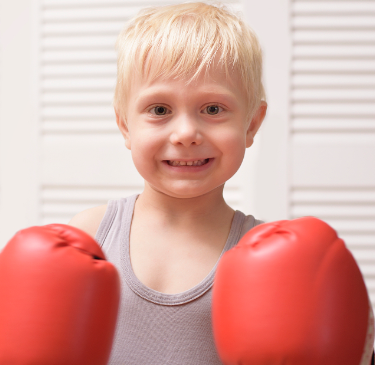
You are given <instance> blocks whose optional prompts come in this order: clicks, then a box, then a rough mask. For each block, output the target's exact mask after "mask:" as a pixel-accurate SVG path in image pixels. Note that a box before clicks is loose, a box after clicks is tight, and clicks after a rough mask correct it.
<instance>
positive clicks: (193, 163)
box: [167, 158, 210, 166]
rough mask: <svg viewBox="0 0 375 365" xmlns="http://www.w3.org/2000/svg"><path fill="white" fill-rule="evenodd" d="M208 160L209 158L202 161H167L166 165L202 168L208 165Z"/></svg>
mask: <svg viewBox="0 0 375 365" xmlns="http://www.w3.org/2000/svg"><path fill="white" fill-rule="evenodd" d="M209 160H210V159H209V158H206V159H204V160H196V161H175V160H167V163H168V165H170V166H202V165H205V164H206V163H208V161H209Z"/></svg>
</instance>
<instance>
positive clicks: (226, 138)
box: [220, 129, 246, 159]
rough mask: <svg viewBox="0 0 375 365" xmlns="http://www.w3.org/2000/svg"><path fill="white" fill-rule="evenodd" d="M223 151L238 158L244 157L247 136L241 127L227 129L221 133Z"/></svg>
mask: <svg viewBox="0 0 375 365" xmlns="http://www.w3.org/2000/svg"><path fill="white" fill-rule="evenodd" d="M220 144H221V146H222V149H223V152H225V153H226V154H227V155H229V156H231V157H232V158H233V157H237V158H241V159H242V158H243V156H244V154H245V150H246V136H245V132H243V131H242V130H241V129H232V130H227V131H225V132H223V133H221V135H220Z"/></svg>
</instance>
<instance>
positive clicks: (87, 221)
mask: <svg viewBox="0 0 375 365" xmlns="http://www.w3.org/2000/svg"><path fill="white" fill-rule="evenodd" d="M106 209H107V204H105V205H100V206H98V207H94V208H90V209H86V210H84V211H82V212H80V213H78V214H76V215H75V216H74V217H73V218H72V219H71V220H70V222H69V223H68V224H69V225H70V226H73V227H77V228H79V229H82V231H84V232H86V233H88V234H89V235H90V236H92V237H95V234H96V232H97V230H98V228H99V224H100V222H101V221H102V219H103V216H104V213H105V211H106Z"/></svg>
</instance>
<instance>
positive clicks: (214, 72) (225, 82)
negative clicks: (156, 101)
mask: <svg viewBox="0 0 375 365" xmlns="http://www.w3.org/2000/svg"><path fill="white" fill-rule="evenodd" d="M193 75H194V73H193V72H191V73H190V75H188V76H186V77H180V78H179V77H176V76H174V77H172V76H169V77H168V76H166V77H162V76H159V77H157V78H150V77H149V78H147V77H145V76H143V75H140V74H138V75H136V74H134V76H133V81H132V86H131V93H130V94H131V96H133V97H135V98H136V99H139V98H142V97H145V96H148V95H151V94H153V93H163V92H168V90H169V91H172V92H176V93H177V92H178V91H181V90H183V91H184V92H186V93H187V94H186V96H188V95H191V94H200V95H204V94H221V95H222V96H223V97H225V96H227V97H228V98H230V97H232V98H241V97H242V96H243V95H244V91H243V90H244V88H243V85H242V83H241V79H240V77H239V74H238V72H237V71H234V70H228V74H227V73H226V71H225V68H224V66H222V65H221V66H218V65H213V66H212V67H210V68H209V69H207V68H206V69H204V71H203V72H201V73H200V74H199V75H198V76H196V77H195V78H194V79H193V80H192V79H191V78H192V77H193Z"/></svg>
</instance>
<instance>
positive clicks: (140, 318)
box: [95, 195, 262, 365]
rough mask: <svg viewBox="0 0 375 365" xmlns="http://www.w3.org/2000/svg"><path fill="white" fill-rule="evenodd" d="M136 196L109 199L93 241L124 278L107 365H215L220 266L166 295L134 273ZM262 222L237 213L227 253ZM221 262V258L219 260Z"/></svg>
mask: <svg viewBox="0 0 375 365" xmlns="http://www.w3.org/2000/svg"><path fill="white" fill-rule="evenodd" d="M137 197H138V195H133V196H130V197H128V198H122V199H118V200H110V201H109V202H108V206H107V210H106V212H105V214H104V217H103V220H102V221H101V223H100V225H99V228H98V231H97V233H96V236H95V239H96V240H97V241H98V242H99V244H100V246H101V247H102V249H103V251H104V253H105V255H106V257H107V259H108V261H110V262H112V263H113V264H114V265H115V266H116V268H117V270H118V272H119V275H120V278H121V302H120V310H119V315H118V321H117V328H116V334H115V338H114V343H113V347H112V352H111V357H110V361H109V365H148V364H152V365H216V364H222V363H221V361H220V359H219V356H218V355H217V352H216V348H215V343H214V339H213V333H212V328H211V296H212V284H213V281H214V276H215V271H216V267H217V263H216V265H215V266H214V267H213V269H212V270H211V272H210V273H209V274H208V275H207V276H206V278H205V279H203V281H202V282H201V283H199V284H198V285H196V286H195V287H193V288H191V289H189V290H187V291H185V292H182V293H178V294H165V293H160V292H158V291H155V290H153V289H150V288H148V287H147V286H145V285H144V284H143V283H142V282H141V281H140V280H139V279H138V278H137V277H136V276H135V274H134V272H133V269H132V266H131V263H130V255H129V235H130V226H131V221H132V216H133V210H134V205H135V201H136V199H137ZM260 223H262V222H261V221H258V220H256V219H254V217H253V216H245V215H244V214H243V213H242V212H240V211H236V212H235V214H234V218H233V221H232V225H231V229H230V232H229V236H228V239H227V242H226V244H225V247H224V249H223V252H222V253H221V255H223V253H224V252H225V251H227V250H229V249H230V248H232V247H233V246H235V245H236V244H237V242H238V241H239V239H240V238H241V237H242V236H243V235H244V234H245V233H246V232H247V231H248V230H250V229H251V228H253V227H254V226H256V225H257V224H260ZM220 257H221V256H220Z"/></svg>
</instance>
